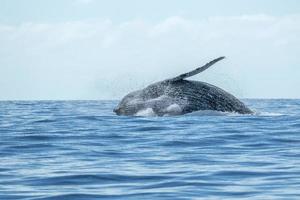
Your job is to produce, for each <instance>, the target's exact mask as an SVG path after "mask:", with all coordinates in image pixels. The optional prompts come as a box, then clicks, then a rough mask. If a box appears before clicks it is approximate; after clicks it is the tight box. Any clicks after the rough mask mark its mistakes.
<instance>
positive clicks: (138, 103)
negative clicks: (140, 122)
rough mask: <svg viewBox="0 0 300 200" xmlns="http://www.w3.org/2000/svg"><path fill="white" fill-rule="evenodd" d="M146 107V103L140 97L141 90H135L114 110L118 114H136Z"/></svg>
mask: <svg viewBox="0 0 300 200" xmlns="http://www.w3.org/2000/svg"><path fill="white" fill-rule="evenodd" d="M144 108H145V104H144V102H143V100H142V99H141V97H140V91H135V92H131V93H129V94H127V95H126V96H125V97H124V98H123V99H122V100H121V102H120V103H119V104H118V105H117V107H115V108H114V110H113V111H114V112H115V113H116V114H117V115H134V114H136V113H137V112H138V111H140V110H143V109H144Z"/></svg>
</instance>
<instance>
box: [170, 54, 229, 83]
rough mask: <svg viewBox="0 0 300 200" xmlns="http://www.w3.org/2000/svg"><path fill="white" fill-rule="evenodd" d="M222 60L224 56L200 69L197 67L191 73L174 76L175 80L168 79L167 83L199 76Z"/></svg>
mask: <svg viewBox="0 0 300 200" xmlns="http://www.w3.org/2000/svg"><path fill="white" fill-rule="evenodd" d="M224 58H225V57H224V56H222V57H219V58H216V59H214V60H212V61H210V62H209V63H206V64H205V65H204V66H202V67H198V68H197V69H194V70H193V71H190V72H187V73H184V74H181V75H179V76H176V77H175V78H171V79H168V81H172V82H174V81H179V80H183V79H186V78H188V77H191V76H194V75H196V74H199V73H201V72H203V71H205V70H207V69H208V68H209V67H210V66H212V65H214V64H215V63H216V62H218V61H220V60H223V59H224Z"/></svg>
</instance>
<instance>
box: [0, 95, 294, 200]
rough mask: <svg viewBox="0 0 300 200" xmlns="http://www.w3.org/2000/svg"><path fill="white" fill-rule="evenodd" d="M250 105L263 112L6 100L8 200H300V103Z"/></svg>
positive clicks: (1, 190)
mask: <svg viewBox="0 0 300 200" xmlns="http://www.w3.org/2000/svg"><path fill="white" fill-rule="evenodd" d="M243 101H244V102H245V103H246V104H247V105H248V106H249V107H250V108H251V109H253V110H255V112H256V113H255V114H254V115H238V114H230V113H218V112H209V111H205V112H196V113H193V114H188V115H183V116H176V117H147V116H145V117H124V116H123V117H122V116H116V115H115V114H114V113H113V112H112V109H113V108H114V106H115V105H116V104H117V101H2V102H0V159H1V160H0V199H1V200H9V199H13V200H15V199H26V200H38V199H39V200H46V199H47V200H50V199H51V200H52V199H53V200H54V199H63V200H64V199H67V200H77V199H80V200H90V199H102V198H104V199H151V200H152V199H174V200H175V199H288V200H290V199H300V100H255V99H250V100H249V99H247V100H243Z"/></svg>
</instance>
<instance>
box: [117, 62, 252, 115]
mask: <svg viewBox="0 0 300 200" xmlns="http://www.w3.org/2000/svg"><path fill="white" fill-rule="evenodd" d="M222 59H224V57H219V58H217V59H215V60H213V61H211V62H209V63H207V64H206V65H204V66H203V67H199V68H197V69H195V70H193V71H191V72H188V73H185V74H181V75H179V76H177V77H175V78H171V79H167V80H164V81H160V82H157V83H154V84H151V85H149V86H147V87H146V88H144V89H142V90H138V91H134V92H131V93H129V94H127V95H126V96H125V97H124V98H123V99H122V100H121V101H120V103H119V104H118V105H117V107H116V108H115V109H114V112H115V113H116V114H117V115H126V116H138V115H143V113H148V114H149V113H150V114H151V115H155V116H166V115H182V114H186V113H191V112H194V111H200V110H213V111H221V112H235V113H239V114H251V113H252V111H251V110H250V109H249V108H248V107H247V106H246V105H245V104H244V103H243V102H241V101H240V100H238V99H237V98H236V97H234V96H233V95H231V94H230V93H228V92H226V91H224V90H223V89H221V88H219V87H216V86H214V85H211V84H209V83H205V82H201V81H191V80H185V79H186V78H188V77H191V76H193V75H196V74H198V73H200V72H203V71H204V70H206V69H208V68H209V67H210V66H212V65H213V64H215V63H216V62H218V61H220V60H222Z"/></svg>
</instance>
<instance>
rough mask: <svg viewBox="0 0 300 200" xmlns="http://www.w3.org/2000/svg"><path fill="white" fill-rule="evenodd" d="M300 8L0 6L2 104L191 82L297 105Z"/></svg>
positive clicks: (237, 2)
mask: <svg viewBox="0 0 300 200" xmlns="http://www.w3.org/2000/svg"><path fill="white" fill-rule="evenodd" d="M299 35H300V1H298V0H226V1H223V0H222V1H221V0H209V1H208V0H207V1H202V0H186V1H182V0H164V1H161V0H151V1H143V0H126V1H123V0H110V1H102V0H43V1H41V0H26V1H25V0H0V100H1V99H2V100H5V99H25V100H26V99H118V98H121V97H122V96H123V95H125V94H126V93H127V92H129V91H131V90H135V89H140V88H141V87H143V86H146V85H147V84H149V83H151V82H153V81H159V80H161V79H164V78H169V77H171V76H175V75H178V74H179V73H183V72H186V71H187V70H192V69H193V68H194V67H198V66H199V65H202V64H204V63H205V62H208V61H209V60H210V59H214V58H215V57H218V56H223V55H224V56H226V57H227V59H226V60H225V61H224V62H222V63H219V64H218V65H217V66H215V67H214V68H212V69H209V70H208V71H207V72H204V73H203V74H201V75H198V76H196V77H194V78H193V79H195V80H204V81H207V82H210V83H212V84H215V85H217V86H219V87H221V88H224V89H226V90H227V91H229V92H231V93H233V94H234V95H236V96H238V97H243V98H248V97H249V98H300V92H299V91H298V87H299V85H300V58H299V53H300V37H299Z"/></svg>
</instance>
